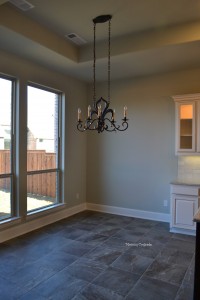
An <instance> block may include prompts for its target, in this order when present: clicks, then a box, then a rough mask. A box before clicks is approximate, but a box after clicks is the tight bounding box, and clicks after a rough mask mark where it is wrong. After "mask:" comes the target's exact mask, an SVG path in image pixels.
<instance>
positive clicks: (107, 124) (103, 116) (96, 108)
mask: <svg viewBox="0 0 200 300" xmlns="http://www.w3.org/2000/svg"><path fill="white" fill-rule="evenodd" d="M111 19H112V16H111V15H101V16H98V17H96V18H95V19H93V24H94V47H93V55H94V60H93V105H92V107H91V106H90V105H89V106H88V116H87V119H86V120H85V121H84V122H83V121H82V119H81V110H80V108H79V109H78V123H77V129H78V130H79V131H81V132H83V131H86V130H96V131H97V132H98V133H100V132H103V131H108V132H112V131H125V130H126V129H127V128H128V122H127V121H128V119H127V107H126V106H124V118H123V119H122V123H121V125H118V124H117V123H116V121H115V110H114V109H111V108H110V107H109V106H110V32H111ZM105 22H108V100H105V99H104V98H102V97H101V98H100V99H99V100H96V24H97V23H105Z"/></svg>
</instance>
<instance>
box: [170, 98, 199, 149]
mask: <svg viewBox="0 0 200 300" xmlns="http://www.w3.org/2000/svg"><path fill="white" fill-rule="evenodd" d="M173 99H174V101H175V105H176V135H175V136H176V154H192V153H194V154H197V155H198V154H199V155H200V94H189V95H179V96H173Z"/></svg>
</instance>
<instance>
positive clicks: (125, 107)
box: [124, 106, 127, 118]
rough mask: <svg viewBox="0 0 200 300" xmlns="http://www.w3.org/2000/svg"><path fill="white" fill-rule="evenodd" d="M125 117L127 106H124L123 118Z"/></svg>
mask: <svg viewBox="0 0 200 300" xmlns="http://www.w3.org/2000/svg"><path fill="white" fill-rule="evenodd" d="M126 116H127V106H124V118H126Z"/></svg>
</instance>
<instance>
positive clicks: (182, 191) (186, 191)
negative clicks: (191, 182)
mask: <svg viewBox="0 0 200 300" xmlns="http://www.w3.org/2000/svg"><path fill="white" fill-rule="evenodd" d="M171 193H172V194H179V195H189V196H199V187H196V186H186V185H171Z"/></svg>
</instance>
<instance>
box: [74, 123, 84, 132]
mask: <svg viewBox="0 0 200 300" xmlns="http://www.w3.org/2000/svg"><path fill="white" fill-rule="evenodd" d="M76 127H77V129H78V130H79V131H81V132H84V131H85V128H84V126H83V122H82V121H79V122H78V124H77V126H76Z"/></svg>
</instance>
